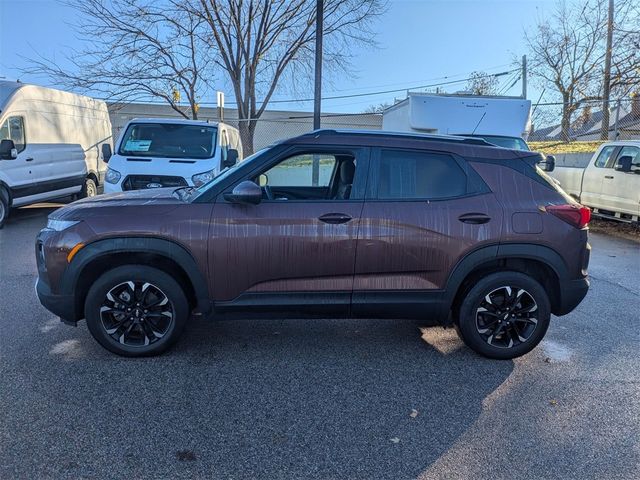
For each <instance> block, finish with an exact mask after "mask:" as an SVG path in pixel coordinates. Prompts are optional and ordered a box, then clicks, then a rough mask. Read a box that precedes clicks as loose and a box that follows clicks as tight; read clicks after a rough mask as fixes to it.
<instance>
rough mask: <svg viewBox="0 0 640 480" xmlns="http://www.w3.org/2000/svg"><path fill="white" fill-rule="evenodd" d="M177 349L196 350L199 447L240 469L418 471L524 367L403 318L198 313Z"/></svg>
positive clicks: (223, 470)
mask: <svg viewBox="0 0 640 480" xmlns="http://www.w3.org/2000/svg"><path fill="white" fill-rule="evenodd" d="M425 339H426V340H427V341H428V342H430V343H427V341H425ZM170 355H176V356H179V357H183V356H186V357H188V359H189V361H188V363H187V365H185V371H184V373H182V382H183V385H184V386H185V387H186V388H185V389H184V390H183V393H184V394H185V406H186V405H189V407H187V408H185V411H184V412H183V413H184V415H185V418H189V423H190V424H191V425H192V428H187V429H186V431H185V433H186V432H187V431H188V438H191V439H193V440H194V441H193V442H192V443H190V445H189V446H190V447H191V448H193V451H194V453H195V455H196V456H197V457H198V458H201V459H202V461H203V462H204V463H208V464H209V467H210V468H212V469H213V471H214V472H216V473H217V474H218V475H222V476H227V475H229V476H231V475H235V476H240V477H243V476H252V477H253V476H261V477H264V478H282V477H288V478H310V477H317V478H409V477H411V478H413V477H416V476H417V475H419V474H420V472H422V471H424V470H425V469H426V468H427V467H428V466H429V465H431V464H432V463H433V462H434V461H436V460H437V459H438V458H439V457H440V455H441V454H442V453H444V452H445V451H447V449H448V448H449V447H450V446H451V445H452V444H454V443H455V442H456V440H457V439H458V438H459V437H460V435H462V434H463V433H464V432H465V431H466V430H467V429H468V428H469V427H470V426H471V425H472V424H473V423H474V422H475V421H476V419H477V418H478V417H479V415H480V413H481V411H482V408H483V400H484V399H485V398H486V397H487V396H488V395H490V394H491V393H492V392H494V391H495V390H496V388H497V387H499V386H500V385H501V384H502V383H503V382H504V381H505V380H506V379H507V377H508V376H509V375H510V373H511V372H512V370H513V362H511V361H508V362H499V361H490V360H487V359H484V358H481V357H479V356H478V355H476V354H474V353H473V352H471V351H470V350H469V349H467V348H466V347H464V345H463V344H462V342H460V340H459V339H458V337H457V335H456V334H455V332H454V331H453V330H447V331H445V330H443V329H429V330H426V331H425V333H424V335H421V331H420V330H419V328H418V324H416V323H415V322H412V321H393V320H389V321H375V320H365V321H357V320H322V321H317V320H316V321H307V320H299V321H295V320H294V321H263V322H256V321H232V320H229V321H222V322H218V323H213V324H211V323H208V322H207V321H205V320H197V321H195V322H194V323H193V324H192V325H191V328H190V329H189V331H188V332H187V334H186V335H185V338H183V340H182V341H181V342H180V343H179V345H178V346H177V348H176V349H175V350H174V351H173V352H172V353H171V354H170ZM221 432H224V433H223V434H222V435H220V433H221ZM196 472H197V470H196V471H194V473H196Z"/></svg>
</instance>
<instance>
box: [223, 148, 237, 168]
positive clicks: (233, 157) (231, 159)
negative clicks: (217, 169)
mask: <svg viewBox="0 0 640 480" xmlns="http://www.w3.org/2000/svg"><path fill="white" fill-rule="evenodd" d="M237 162H238V150H236V149H235V148H230V149H229V150H227V158H226V159H225V160H224V161H223V162H222V167H223V168H227V167H233V166H234V165H235V164H236V163H237Z"/></svg>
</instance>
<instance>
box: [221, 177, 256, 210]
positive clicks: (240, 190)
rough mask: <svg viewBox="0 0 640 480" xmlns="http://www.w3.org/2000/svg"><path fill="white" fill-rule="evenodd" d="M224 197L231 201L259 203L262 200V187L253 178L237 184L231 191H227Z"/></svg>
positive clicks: (250, 203) (248, 203)
mask: <svg viewBox="0 0 640 480" xmlns="http://www.w3.org/2000/svg"><path fill="white" fill-rule="evenodd" d="M224 199H225V200H226V201H227V202H231V203H240V204H245V205H257V204H258V203H260V202H261V201H262V189H261V188H260V186H258V185H256V184H255V183H254V182H252V181H251V180H245V181H243V182H240V183H239V184H238V185H236V186H235V187H234V188H233V190H232V191H231V193H225V194H224Z"/></svg>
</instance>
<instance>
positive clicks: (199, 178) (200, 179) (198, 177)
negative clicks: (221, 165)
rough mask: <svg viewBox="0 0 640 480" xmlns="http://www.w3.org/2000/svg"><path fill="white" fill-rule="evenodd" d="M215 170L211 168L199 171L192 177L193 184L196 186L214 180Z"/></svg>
mask: <svg viewBox="0 0 640 480" xmlns="http://www.w3.org/2000/svg"><path fill="white" fill-rule="evenodd" d="M213 172H214V171H213V170H209V171H208V172H202V173H197V174H195V175H194V176H193V177H191V180H193V184H194V185H195V186H196V187H199V186H200V185H204V184H205V183H209V182H210V181H211V180H213V177H214V176H215V175H214V174H213Z"/></svg>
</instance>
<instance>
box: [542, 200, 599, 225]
mask: <svg viewBox="0 0 640 480" xmlns="http://www.w3.org/2000/svg"><path fill="white" fill-rule="evenodd" d="M545 210H546V211H547V212H549V213H550V214H552V215H555V216H556V217H558V218H559V219H560V220H564V221H565V222H567V223H568V224H570V225H573V226H574V227H576V228H583V227H586V226H587V224H588V223H589V220H591V210H589V207H583V206H582V205H548V206H546V207H545Z"/></svg>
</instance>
